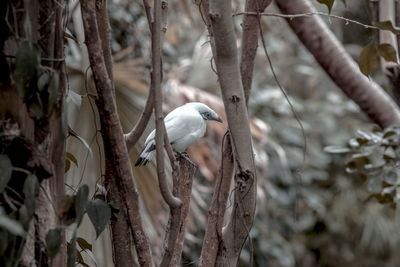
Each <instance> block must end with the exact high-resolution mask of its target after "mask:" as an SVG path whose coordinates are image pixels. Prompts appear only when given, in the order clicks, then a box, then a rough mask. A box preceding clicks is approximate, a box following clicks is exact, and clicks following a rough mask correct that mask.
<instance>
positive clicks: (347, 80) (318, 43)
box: [275, 0, 400, 127]
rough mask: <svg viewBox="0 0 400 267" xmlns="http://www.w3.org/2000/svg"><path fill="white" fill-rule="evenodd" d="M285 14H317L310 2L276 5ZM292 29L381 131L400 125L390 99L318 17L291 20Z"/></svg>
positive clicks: (279, 1) (399, 115)
mask: <svg viewBox="0 0 400 267" xmlns="http://www.w3.org/2000/svg"><path fill="white" fill-rule="evenodd" d="M275 2H276V4H277V6H278V7H279V9H280V10H281V11H282V12H283V13H284V14H297V13H309V12H316V10H315V8H314V7H313V6H312V4H311V3H310V2H309V1H308V0H299V1H286V0H276V1H275ZM287 22H288V23H289V25H290V27H291V28H292V29H293V31H294V32H295V33H296V35H297V36H298V37H299V39H300V40H301V41H302V42H303V44H304V45H305V46H306V47H307V48H308V50H309V51H310V52H311V53H312V54H313V55H314V57H315V59H316V60H317V61H318V63H319V64H320V65H321V66H322V68H323V69H324V70H325V71H326V72H327V73H328V75H329V76H330V77H331V79H332V80H333V81H334V82H335V83H336V84H337V86H338V87H339V88H340V89H342V90H343V92H344V93H345V94H346V95H347V96H348V97H349V98H351V99H352V100H353V101H354V102H355V103H356V104H358V105H359V107H360V108H361V110H362V111H364V112H365V113H366V114H367V115H368V116H369V117H370V119H371V120H372V121H374V122H375V123H377V124H378V125H380V126H381V127H387V126H390V125H396V124H400V111H399V108H398V107H397V105H396V104H395V103H394V101H393V100H392V99H391V98H390V96H389V95H388V94H387V93H386V92H385V91H384V90H383V89H382V88H381V87H380V86H379V85H378V84H376V83H375V82H373V81H372V80H369V79H368V78H367V77H365V76H364V75H362V74H361V72H360V71H359V68H358V66H357V65H356V64H355V62H354V61H353V60H352V59H351V57H350V56H349V55H348V54H347V52H346V51H345V50H344V48H343V47H342V45H341V44H340V42H339V41H338V40H337V39H336V37H335V36H334V35H333V33H332V32H331V31H330V30H329V28H328V27H327V26H326V24H325V23H324V22H323V21H322V19H321V18H320V17H318V16H313V17H301V18H294V19H288V20H287Z"/></svg>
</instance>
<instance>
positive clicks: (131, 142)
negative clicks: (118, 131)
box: [124, 88, 154, 151]
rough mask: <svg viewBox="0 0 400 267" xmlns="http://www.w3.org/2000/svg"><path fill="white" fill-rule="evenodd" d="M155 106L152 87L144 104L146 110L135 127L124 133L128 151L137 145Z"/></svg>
mask: <svg viewBox="0 0 400 267" xmlns="http://www.w3.org/2000/svg"><path fill="white" fill-rule="evenodd" d="M153 108H154V91H153V90H152V89H151V88H150V92H149V95H148V96H147V100H146V105H145V106H144V110H143V112H142V114H141V115H140V118H139V120H138V121H137V122H136V125H135V127H133V129H132V130H131V131H130V132H129V133H127V134H125V135H124V137H125V142H126V146H127V148H128V151H129V150H130V149H131V148H132V147H134V146H135V145H136V143H137V141H138V140H139V138H140V137H141V136H142V134H143V132H144V130H145V129H146V126H147V124H148V123H149V120H150V117H151V114H152V113H153Z"/></svg>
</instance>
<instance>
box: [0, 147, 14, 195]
mask: <svg viewBox="0 0 400 267" xmlns="http://www.w3.org/2000/svg"><path fill="white" fill-rule="evenodd" d="M11 174H12V164H11V161H10V159H9V158H8V156H7V155H3V154H1V155H0V193H2V192H3V191H4V188H6V186H7V184H8V182H9V181H10V178H11Z"/></svg>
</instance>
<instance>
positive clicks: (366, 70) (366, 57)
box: [360, 44, 378, 76]
mask: <svg viewBox="0 0 400 267" xmlns="http://www.w3.org/2000/svg"><path fill="white" fill-rule="evenodd" d="M377 67H378V55H377V52H376V48H375V46H374V45H373V44H369V45H367V46H366V47H364V49H363V50H362V51H361V54H360V71H361V72H362V73H363V74H364V75H365V76H368V75H369V74H370V73H371V72H373V71H375V70H376V68H377Z"/></svg>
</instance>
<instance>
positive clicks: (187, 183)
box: [168, 157, 196, 267]
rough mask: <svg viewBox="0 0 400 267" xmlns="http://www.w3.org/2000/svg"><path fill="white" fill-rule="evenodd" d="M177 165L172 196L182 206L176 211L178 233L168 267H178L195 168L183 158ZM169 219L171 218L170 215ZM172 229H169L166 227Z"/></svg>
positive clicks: (180, 158) (179, 159)
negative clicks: (178, 218)
mask: <svg viewBox="0 0 400 267" xmlns="http://www.w3.org/2000/svg"><path fill="white" fill-rule="evenodd" d="M178 165H179V176H178V177H177V183H176V184H175V186H174V194H175V195H176V196H177V197H178V198H179V199H181V200H182V206H181V207H180V208H179V209H177V212H179V213H180V214H179V215H180V216H179V217H180V220H179V224H178V225H176V226H175V227H176V230H177V231H178V234H177V238H176V240H175V248H174V250H173V251H172V259H171V263H170V264H169V266H176V267H178V266H180V265H179V263H180V260H181V255H182V249H183V241H184V238H185V229H186V223H187V218H188V214H189V206H190V196H191V193H192V184H193V176H194V174H195V172H196V167H195V166H194V165H193V164H192V163H191V162H189V161H188V160H186V159H185V158H183V157H179V158H178ZM171 218H173V216H172V214H171ZM168 228H169V229H172V225H171V227H168Z"/></svg>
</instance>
